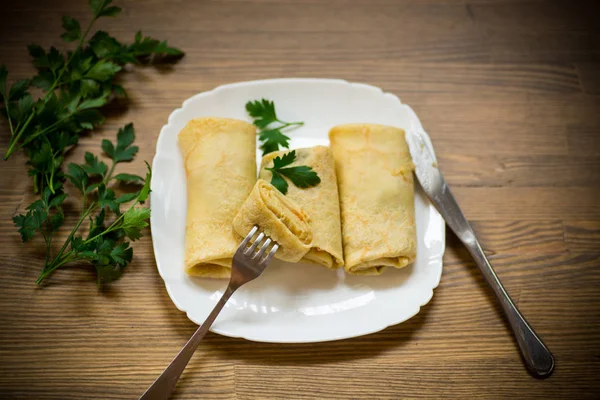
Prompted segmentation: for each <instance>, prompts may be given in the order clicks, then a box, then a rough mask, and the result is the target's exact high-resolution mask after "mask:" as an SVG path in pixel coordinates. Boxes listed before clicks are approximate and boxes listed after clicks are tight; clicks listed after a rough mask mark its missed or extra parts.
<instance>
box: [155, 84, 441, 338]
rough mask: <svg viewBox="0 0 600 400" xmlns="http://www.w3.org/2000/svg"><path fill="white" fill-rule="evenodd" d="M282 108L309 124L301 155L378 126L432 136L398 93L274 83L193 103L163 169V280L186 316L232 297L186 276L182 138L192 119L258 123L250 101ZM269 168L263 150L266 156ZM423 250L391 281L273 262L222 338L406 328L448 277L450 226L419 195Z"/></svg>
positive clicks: (295, 135) (235, 307) (185, 109)
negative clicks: (340, 131) (343, 132)
mask: <svg viewBox="0 0 600 400" xmlns="http://www.w3.org/2000/svg"><path fill="white" fill-rule="evenodd" d="M260 98H266V99H270V100H274V101H275V105H276V109H277V114H278V116H279V117H280V118H281V119H283V120H286V121H304V122H305V124H304V126H302V127H301V128H299V129H296V130H294V131H293V132H291V133H290V136H291V138H292V140H291V148H298V147H309V146H315V145H328V144H329V140H328V138H327V134H328V132H329V129H330V128H331V127H333V126H335V125H338V124H344V123H351V122H369V123H379V124H385V125H393V126H398V127H401V128H404V129H405V130H408V129H418V130H421V131H422V130H423V128H422V127H421V123H420V122H419V119H418V118H417V116H416V115H415V113H414V112H413V111H412V109H411V108H410V107H409V106H407V105H405V104H402V103H401V102H400V99H398V97H396V96H395V95H393V94H391V93H383V92H382V91H381V89H379V88H377V87H374V86H369V85H365V84H359V83H349V82H346V81H342V80H334V79H273V80H264V81H253V82H241V83H234V84H230V85H224V86H220V87H218V88H216V89H214V90H212V91H210V92H204V93H199V94H197V95H195V96H193V97H191V98H189V99H187V100H186V101H185V102H184V103H183V106H182V107H181V108H179V109H177V110H175V111H174V112H173V113H172V114H171V116H170V117H169V122H168V123H167V125H165V126H163V128H162V130H161V132H160V136H159V138H158V143H157V145H156V156H155V157H154V162H153V165H152V166H153V170H154V173H153V177H152V194H151V206H152V218H151V223H152V240H153V243H154V254H155V256H156V264H157V266H158V271H159V273H160V276H161V277H162V278H163V279H164V281H165V286H166V288H167V291H168V293H169V296H171V299H172V300H173V302H174V303H175V305H176V306H177V308H179V309H180V310H181V311H185V312H186V313H187V315H188V317H189V318H190V319H191V320H192V321H194V322H195V323H197V324H201V323H202V322H203V321H204V319H205V318H206V316H207V315H208V313H209V312H210V311H211V310H212V308H213V306H214V305H215V303H216V302H217V300H218V299H219V297H220V296H221V294H222V293H223V290H224V289H225V287H226V285H227V282H226V281H225V280H209V279H199V278H192V277H189V276H187V275H186V274H185V273H184V270H183V252H184V235H185V216H186V215H185V214H186V209H187V204H186V184H185V180H186V178H185V171H184V167H183V160H182V158H181V155H180V153H179V148H178V144H177V134H178V133H179V131H180V130H181V129H182V128H183V127H184V125H185V124H186V123H187V122H188V121H189V120H190V119H192V118H196V117H203V116H216V117H230V118H238V119H242V120H246V121H251V120H250V118H249V117H248V115H247V114H246V111H245V107H244V105H245V104H246V102H247V101H249V100H254V99H260ZM256 156H257V159H258V160H259V161H260V152H259V151H257V154H256ZM415 207H416V223H417V240H418V243H417V245H418V251H417V259H416V261H415V263H414V264H413V265H412V266H408V267H406V268H404V269H401V270H394V269H392V268H388V269H387V270H386V271H385V272H384V273H383V275H381V276H375V277H373V276H371V277H359V276H347V275H345V274H344V273H343V271H342V270H338V271H330V270H327V269H326V268H323V267H320V266H315V265H304V264H302V265H301V264H298V265H289V264H286V263H283V262H281V261H276V262H273V263H272V264H271V265H270V266H269V268H267V269H266V271H265V272H264V273H263V275H262V276H261V277H260V278H258V279H257V280H255V281H253V282H250V283H249V284H247V285H246V286H244V287H242V288H241V289H240V290H239V291H238V292H236V293H235V294H234V295H233V297H232V298H231V299H230V300H229V302H228V303H227V306H226V308H225V309H224V310H223V311H222V312H221V314H220V315H219V317H218V318H217V320H216V321H215V323H214V325H213V326H212V329H211V330H212V331H213V332H216V333H219V334H222V335H226V336H232V337H243V338H246V339H249V340H255V341H261V342H280V343H297V342H319V341H327V340H336V339H344V338H350V337H355V336H360V335H365V334H368V333H372V332H377V331H379V330H382V329H384V328H386V327H387V326H390V325H394V324H398V323H400V322H403V321H406V320H407V319H409V318H411V317H412V316H414V315H415V314H416V313H418V312H419V309H420V307H421V306H423V305H425V304H426V303H427V302H429V300H430V299H431V296H432V295H433V289H434V288H436V287H437V285H438V284H439V281H440V276H441V274H442V255H443V253H444V240H445V235H444V233H445V228H444V221H443V219H442V217H441V216H440V214H439V213H438V212H437V211H436V210H435V208H434V207H433V206H432V205H431V204H430V203H429V201H428V200H427V199H426V198H425V196H424V195H423V194H422V193H421V192H419V191H417V195H416V196H415Z"/></svg>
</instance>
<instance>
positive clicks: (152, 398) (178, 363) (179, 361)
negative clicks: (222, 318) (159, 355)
mask: <svg viewBox="0 0 600 400" xmlns="http://www.w3.org/2000/svg"><path fill="white" fill-rule="evenodd" d="M233 292H235V289H234V288H232V287H231V285H229V286H228V287H227V289H226V290H225V293H223V296H221V299H219V301H218V303H217V305H216V306H215V308H213V310H212V311H211V312H210V314H209V315H208V317H207V318H206V321H204V323H203V324H202V325H200V326H199V327H198V329H197V330H196V332H194V334H193V335H192V337H191V338H190V340H188V342H187V343H186V344H185V346H183V348H182V349H181V350H180V351H179V353H178V354H177V355H176V356H175V358H174V359H173V361H171V364H169V366H168V367H167V368H165V370H164V371H163V373H162V374H160V376H159V377H158V378H156V380H155V381H154V383H153V384H152V385H151V386H150V387H149V388H148V389H147V390H146V391H145V392H144V394H143V395H142V396H141V397H140V399H139V400H166V399H168V398H169V396H170V395H171V393H173V390H175V385H177V380H178V379H179V377H180V376H181V373H182V372H183V370H184V369H185V367H186V365H187V364H188V362H189V361H190V359H191V358H192V356H193V355H194V352H195V351H196V348H198V345H199V344H200V341H201V340H202V338H204V335H206V333H207V332H208V330H209V329H210V327H211V325H212V324H213V322H215V319H216V318H217V315H219V313H220V312H221V310H222V309H223V307H224V306H225V303H227V300H229V298H230V297H231V295H232V294H233Z"/></svg>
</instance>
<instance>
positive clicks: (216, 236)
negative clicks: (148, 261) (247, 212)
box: [178, 118, 256, 278]
mask: <svg viewBox="0 0 600 400" xmlns="http://www.w3.org/2000/svg"><path fill="white" fill-rule="evenodd" d="M178 139H179V147H180V149H181V153H182V155H183V161H184V165H185V172H186V177H187V200H188V206H187V217H186V235H185V259H184V264H185V270H186V272H187V273H188V274H190V275H194V276H200V277H208V278H228V277H229V276H230V274H231V262H232V257H233V254H234V253H235V251H236V249H237V247H238V246H239V244H240V243H241V240H242V238H241V237H240V236H239V235H238V234H236V233H235V231H234V230H233V227H232V226H231V222H232V221H233V218H234V217H235V215H236V214H237V212H238V210H239V209H240V207H241V205H242V204H243V203H244V200H245V199H246V198H247V197H248V194H249V193H250V191H251V190H252V187H253V186H254V183H255V182H256V129H255V128H254V126H253V125H251V124H249V123H246V122H244V121H239V120H235V119H228V118H197V119H193V120H191V121H189V122H188V124H187V125H186V126H185V127H184V128H183V130H182V131H181V132H180V133H179V137H178Z"/></svg>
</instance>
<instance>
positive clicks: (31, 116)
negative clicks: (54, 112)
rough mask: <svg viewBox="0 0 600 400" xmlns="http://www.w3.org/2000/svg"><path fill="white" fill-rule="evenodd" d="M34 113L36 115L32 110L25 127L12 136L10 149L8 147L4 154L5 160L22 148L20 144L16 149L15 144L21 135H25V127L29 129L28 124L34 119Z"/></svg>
mask: <svg viewBox="0 0 600 400" xmlns="http://www.w3.org/2000/svg"><path fill="white" fill-rule="evenodd" d="M34 115H35V111H32V112H31V114H29V117H28V118H27V121H25V124H24V125H23V127H22V128H21V129H19V131H18V132H17V136H13V137H11V140H10V144H9V146H8V149H6V153H5V154H4V160H5V161H6V160H8V157H10V156H11V155H12V154H13V153H14V152H15V151H17V150H18V149H20V148H21V147H20V146H19V147H18V148H16V149H15V145H16V144H17V142H18V141H19V139H20V138H21V135H23V132H25V129H27V126H28V125H29V123H30V122H31V120H32V119H33V116H34ZM9 120H10V119H9Z"/></svg>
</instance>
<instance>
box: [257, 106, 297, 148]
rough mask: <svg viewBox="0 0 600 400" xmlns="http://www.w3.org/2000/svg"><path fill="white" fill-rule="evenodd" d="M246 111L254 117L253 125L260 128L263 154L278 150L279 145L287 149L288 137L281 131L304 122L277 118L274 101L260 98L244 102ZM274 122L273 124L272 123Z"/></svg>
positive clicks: (288, 144) (288, 145)
mask: <svg viewBox="0 0 600 400" xmlns="http://www.w3.org/2000/svg"><path fill="white" fill-rule="evenodd" d="M246 111H248V113H249V114H250V116H251V117H252V118H253V119H254V125H255V126H256V127H257V128H258V129H260V132H259V136H258V138H259V140H260V141H261V142H262V144H261V146H260V148H261V149H262V151H263V156H264V155H265V154H268V153H272V152H274V151H277V150H279V147H280V146H281V147H284V148H286V149H288V148H289V147H290V138H289V136H286V135H285V134H283V133H282V132H281V131H282V130H283V129H285V128H289V127H293V126H300V125H304V122H285V121H282V120H280V119H279V118H277V114H276V112H275V103H273V102H272V101H269V100H266V99H262V100H255V101H249V102H248V103H246ZM273 124H275V125H273Z"/></svg>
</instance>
